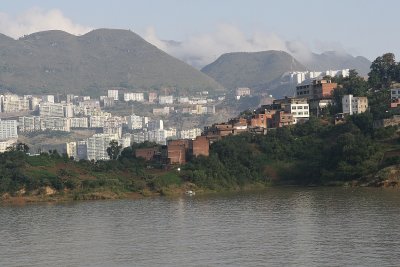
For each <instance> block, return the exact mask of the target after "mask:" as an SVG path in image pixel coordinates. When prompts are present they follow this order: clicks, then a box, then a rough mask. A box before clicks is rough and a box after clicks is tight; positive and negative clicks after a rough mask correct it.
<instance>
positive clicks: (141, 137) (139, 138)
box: [132, 131, 149, 143]
mask: <svg viewBox="0 0 400 267" xmlns="http://www.w3.org/2000/svg"><path fill="white" fill-rule="evenodd" d="M148 140H149V133H148V132H147V131H141V132H138V133H133V134H132V142H134V143H144V142H145V141H148Z"/></svg>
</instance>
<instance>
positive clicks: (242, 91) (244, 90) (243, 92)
mask: <svg viewBox="0 0 400 267" xmlns="http://www.w3.org/2000/svg"><path fill="white" fill-rule="evenodd" d="M249 95H250V88H248V87H238V88H236V98H237V99H240V97H241V96H249Z"/></svg>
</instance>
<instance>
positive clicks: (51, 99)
mask: <svg viewBox="0 0 400 267" xmlns="http://www.w3.org/2000/svg"><path fill="white" fill-rule="evenodd" d="M42 101H43V102H48V103H54V95H44V96H42Z"/></svg>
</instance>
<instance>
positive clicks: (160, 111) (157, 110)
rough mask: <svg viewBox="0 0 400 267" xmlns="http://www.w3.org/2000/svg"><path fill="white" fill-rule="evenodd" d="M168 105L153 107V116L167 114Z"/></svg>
mask: <svg viewBox="0 0 400 267" xmlns="http://www.w3.org/2000/svg"><path fill="white" fill-rule="evenodd" d="M169 110H170V108H169V107H163V108H153V115H155V116H163V115H169Z"/></svg>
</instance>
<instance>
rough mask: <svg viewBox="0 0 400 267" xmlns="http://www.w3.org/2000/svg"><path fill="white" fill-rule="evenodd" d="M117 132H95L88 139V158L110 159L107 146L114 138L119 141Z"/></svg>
mask: <svg viewBox="0 0 400 267" xmlns="http://www.w3.org/2000/svg"><path fill="white" fill-rule="evenodd" d="M118 139H119V138H118V136H117V135H115V134H104V133H103V134H95V135H93V136H92V137H89V138H88V139H87V140H86V145H87V159H88V160H95V161H97V160H109V159H110V157H109V156H108V154H107V148H108V147H109V146H110V142H111V141H112V140H117V141H118Z"/></svg>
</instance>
